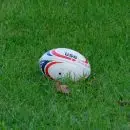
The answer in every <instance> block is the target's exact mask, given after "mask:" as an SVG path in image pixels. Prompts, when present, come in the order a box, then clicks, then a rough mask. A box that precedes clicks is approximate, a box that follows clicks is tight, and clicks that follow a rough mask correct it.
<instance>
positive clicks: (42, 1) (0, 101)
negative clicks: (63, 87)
mask: <svg viewBox="0 0 130 130" xmlns="http://www.w3.org/2000/svg"><path fill="white" fill-rule="evenodd" d="M129 7H130V2H129V0H0V130H7V129H8V130H10V129H12V130H15V129H16V130H108V129H110V130H129V129H130V105H128V104H126V105H120V104H119V103H118V101H119V100H122V101H130V82H129V80H130V64H129V62H128V54H129V55H130V53H129V51H128V49H129V44H130V38H129V34H128V33H129V28H128V27H129V26H128V25H130V17H129ZM58 47H66V48H71V49H74V50H76V51H79V52H80V53H82V54H83V55H85V56H86V57H88V59H89V62H90V64H91V68H92V73H91V76H90V77H89V78H88V79H87V80H84V81H79V82H77V83H72V82H70V81H66V83H67V84H68V85H69V87H70V89H71V95H68V96H67V95H63V94H59V93H56V91H55V82H54V81H52V80H50V79H46V78H45V77H43V76H42V74H41V72H40V69H39V65H38V60H39V58H40V57H41V55H42V54H43V53H44V52H46V51H47V50H50V49H52V48H58Z"/></svg>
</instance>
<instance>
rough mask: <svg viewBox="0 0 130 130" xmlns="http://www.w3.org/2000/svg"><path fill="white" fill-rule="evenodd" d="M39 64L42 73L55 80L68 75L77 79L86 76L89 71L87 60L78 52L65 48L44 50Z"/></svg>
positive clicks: (72, 78) (74, 79)
mask: <svg viewBox="0 0 130 130" xmlns="http://www.w3.org/2000/svg"><path fill="white" fill-rule="evenodd" d="M39 64H40V68H41V71H42V72H43V74H45V75H46V76H48V77H50V78H52V79H55V80H58V79H62V78H66V77H68V78H70V79H71V80H73V81H77V80H80V79H81V78H83V77H85V78H87V77H88V76H89V75H90V73H91V68H90V64H89V62H88V60H87V59H86V58H85V57H84V56H83V55H81V54H80V53H79V52H76V51H74V50H71V49H67V48H57V49H53V50H50V51H48V52H46V53H45V54H43V55H42V57H41V58H40V60H39Z"/></svg>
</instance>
